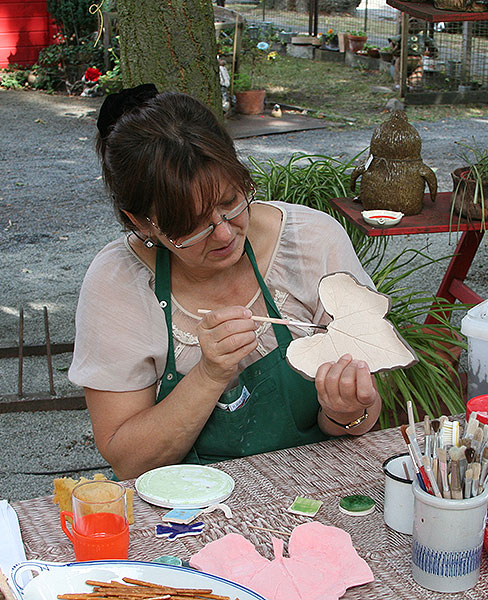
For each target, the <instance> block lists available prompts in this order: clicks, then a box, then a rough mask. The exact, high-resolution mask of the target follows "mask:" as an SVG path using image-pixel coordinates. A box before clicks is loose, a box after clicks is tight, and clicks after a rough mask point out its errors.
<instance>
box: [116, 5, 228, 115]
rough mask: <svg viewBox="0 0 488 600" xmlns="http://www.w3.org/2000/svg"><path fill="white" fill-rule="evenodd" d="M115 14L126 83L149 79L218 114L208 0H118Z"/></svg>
mask: <svg viewBox="0 0 488 600" xmlns="http://www.w3.org/2000/svg"><path fill="white" fill-rule="evenodd" d="M117 18H118V24H119V33H120V65H121V70H122V78H123V81H124V86H125V87H133V86H136V85H139V84H142V83H154V84H155V86H156V87H157V88H158V90H159V91H165V90H166V91H167V90H174V91H180V92H185V93H187V94H190V95H191V96H194V97H196V98H198V99H199V100H201V101H202V102H203V103H204V104H206V105H207V106H209V107H210V108H212V109H213V110H214V111H215V113H216V114H217V115H219V116H221V115H222V95H221V91H220V82H219V67H218V63H217V44H216V39H215V26H214V17H213V8H212V4H211V0H165V1H164V2H163V1H162V0H144V2H141V1H140V0H118V2H117Z"/></svg>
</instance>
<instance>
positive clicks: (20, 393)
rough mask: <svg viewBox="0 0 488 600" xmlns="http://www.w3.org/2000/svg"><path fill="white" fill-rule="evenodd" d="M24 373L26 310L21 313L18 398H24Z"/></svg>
mask: <svg viewBox="0 0 488 600" xmlns="http://www.w3.org/2000/svg"><path fill="white" fill-rule="evenodd" d="M23 372H24V309H23V308H21V309H20V312H19V381H18V385H17V396H18V397H19V398H22V377H23Z"/></svg>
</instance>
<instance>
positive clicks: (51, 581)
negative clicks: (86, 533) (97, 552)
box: [9, 560, 266, 600]
mask: <svg viewBox="0 0 488 600" xmlns="http://www.w3.org/2000/svg"><path fill="white" fill-rule="evenodd" d="M27 570H32V571H35V572H38V573H39V575H37V577H34V578H33V579H32V580H31V581H29V583H28V584H27V585H26V586H25V587H24V586H23V585H22V580H21V579H22V578H21V575H22V573H24V572H25V571H27ZM122 577H130V578H132V579H139V580H142V581H149V582H151V583H157V584H158V585H168V586H170V587H179V588H206V589H208V588H211V589H212V590H213V593H214V594H217V595H222V596H230V598H231V599H232V600H234V599H235V598H239V600H266V599H265V598H263V596H261V595H260V594H258V593H256V592H253V591H251V590H249V589H247V588H245V587H243V586H242V585H239V584H238V583H233V582H232V581H227V580H226V579H222V577H217V576H215V575H209V574H208V573H202V572H201V571H196V570H195V569H187V568H185V567H175V566H172V565H164V564H159V563H150V562H140V561H131V560H98V561H91V562H72V563H53V562H43V561H39V560H27V561H23V562H21V563H18V564H16V565H14V566H13V567H12V569H11V571H10V577H9V581H10V585H11V587H13V591H14V593H15V594H16V596H17V598H18V599H19V600H56V599H57V595H58V594H76V593H82V594H86V593H89V592H92V591H93V587H92V586H90V585H87V584H86V583H85V581H86V580H87V579H89V580H95V581H111V580H117V581H120V582H122Z"/></svg>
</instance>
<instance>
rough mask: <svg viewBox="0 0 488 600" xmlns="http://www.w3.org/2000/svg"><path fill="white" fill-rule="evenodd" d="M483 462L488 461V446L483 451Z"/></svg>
mask: <svg viewBox="0 0 488 600" xmlns="http://www.w3.org/2000/svg"><path fill="white" fill-rule="evenodd" d="M483 460H488V446H485V448H484V449H483Z"/></svg>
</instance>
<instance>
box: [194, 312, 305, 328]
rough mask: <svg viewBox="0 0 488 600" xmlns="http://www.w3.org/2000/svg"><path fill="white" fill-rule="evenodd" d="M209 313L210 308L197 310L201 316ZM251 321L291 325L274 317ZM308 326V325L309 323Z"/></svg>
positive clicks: (255, 316)
mask: <svg viewBox="0 0 488 600" xmlns="http://www.w3.org/2000/svg"><path fill="white" fill-rule="evenodd" d="M209 312H212V311H211V310H209V309H208V308H199V309H198V310H197V313H199V314H200V315H206V314H207V313H209ZM251 319H252V320H253V321H259V322H263V323H276V324H277V325H289V323H290V320H289V319H275V318H273V317H258V316H257V315H252V317H251ZM307 325H308V323H307Z"/></svg>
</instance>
